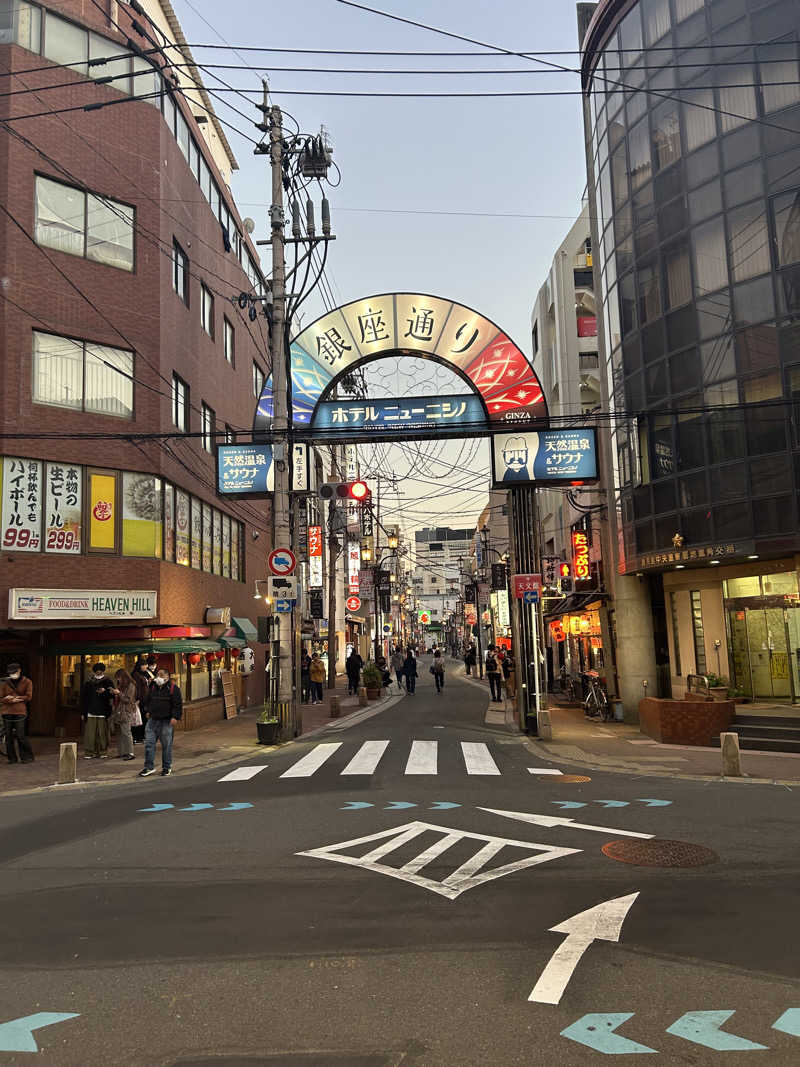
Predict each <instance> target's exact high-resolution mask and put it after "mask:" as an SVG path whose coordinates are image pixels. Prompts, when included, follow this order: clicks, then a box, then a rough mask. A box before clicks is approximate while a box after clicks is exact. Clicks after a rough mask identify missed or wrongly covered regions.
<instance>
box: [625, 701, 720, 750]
mask: <svg viewBox="0 0 800 1067" xmlns="http://www.w3.org/2000/svg"><path fill="white" fill-rule="evenodd" d="M733 715H734V704H733V701H732V700H704V699H702V698H701V699H700V700H660V699H658V698H656V697H645V699H644V700H641V701H639V729H640V730H641V732H642V733H643V734H645V735H646V736H647V737H652V738H653V740H654V741H661V742H662V744H672V745H706V746H708V745H711V743H712V741H713V740H714V738H716V737H719V735H720V733H722V732H723V731H725V730H727V729H728V727H729V726H730V724H731V722H732V720H733Z"/></svg>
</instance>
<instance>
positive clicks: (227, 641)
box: [219, 629, 247, 648]
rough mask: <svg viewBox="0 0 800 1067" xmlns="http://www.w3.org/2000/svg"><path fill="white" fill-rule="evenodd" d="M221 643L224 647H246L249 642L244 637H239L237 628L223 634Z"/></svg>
mask: <svg viewBox="0 0 800 1067" xmlns="http://www.w3.org/2000/svg"><path fill="white" fill-rule="evenodd" d="M219 643H220V644H221V645H222V647H223V648H244V646H245V645H246V644H247V642H246V641H245V639H244V638H243V637H239V635H238V634H237V633H236V631H235V630H233V629H231V630H228V632H227V633H225V634H221V635H220V638H219Z"/></svg>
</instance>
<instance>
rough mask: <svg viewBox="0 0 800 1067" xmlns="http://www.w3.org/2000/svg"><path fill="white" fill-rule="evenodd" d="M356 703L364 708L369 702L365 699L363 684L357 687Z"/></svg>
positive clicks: (365, 693) (365, 688) (365, 691)
mask: <svg viewBox="0 0 800 1067" xmlns="http://www.w3.org/2000/svg"><path fill="white" fill-rule="evenodd" d="M358 703H359V705H360V707H362V708H365V707H366V706H367V704H368V703H369V701H368V700H367V687H366V686H364V685H361V686H359V688H358Z"/></svg>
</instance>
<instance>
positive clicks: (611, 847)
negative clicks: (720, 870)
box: [603, 838, 719, 867]
mask: <svg viewBox="0 0 800 1067" xmlns="http://www.w3.org/2000/svg"><path fill="white" fill-rule="evenodd" d="M603 852H604V854H605V855H606V856H608V858H609V859H612V860H619V862H620V863H633V864H635V865H636V866H637V867H705V866H707V865H708V864H709V863H718V862H719V856H718V855H717V854H716V852H712V850H711V849H710V848H705V847H704V846H703V845H692V844H690V843H689V842H688V841H663V840H659V839H658V838H654V839H653V840H652V841H609V842H608V844H607V845H603Z"/></svg>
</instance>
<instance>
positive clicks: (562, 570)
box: [558, 563, 570, 578]
mask: <svg viewBox="0 0 800 1067" xmlns="http://www.w3.org/2000/svg"><path fill="white" fill-rule="evenodd" d="M569 575H570V569H569V563H560V564H559V567H558V576H559V578H569Z"/></svg>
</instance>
